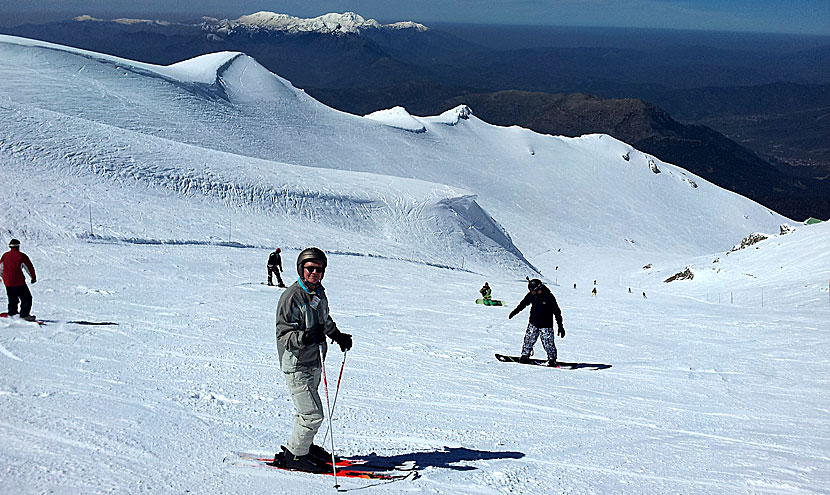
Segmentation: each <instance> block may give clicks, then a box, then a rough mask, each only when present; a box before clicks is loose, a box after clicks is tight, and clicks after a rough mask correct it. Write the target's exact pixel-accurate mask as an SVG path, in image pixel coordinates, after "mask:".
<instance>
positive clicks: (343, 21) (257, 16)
mask: <svg viewBox="0 0 830 495" xmlns="http://www.w3.org/2000/svg"><path fill="white" fill-rule="evenodd" d="M227 22H228V25H229V27H232V28H233V27H248V28H258V29H266V30H273V31H286V32H289V33H301V32H318V33H358V34H359V33H360V32H361V31H362V30H367V29H393V30H401V29H415V30H417V31H426V30H427V29H428V28H427V27H426V26H424V25H423V24H418V23H416V22H412V21H404V22H396V23H394V24H381V23H379V22H378V21H376V20H374V19H364V18H363V17H362V16H360V15H359V14H356V13H354V12H344V13H342V14H338V13H329V14H324V15H321V16H319V17H314V18H310V19H303V18H300V17H294V16H290V15H288V14H278V13H275V12H267V11H261V12H256V13H254V14H250V15H244V16H242V17H240V18H238V19H236V20H233V21H227Z"/></svg>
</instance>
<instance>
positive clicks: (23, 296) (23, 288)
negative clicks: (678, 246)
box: [0, 239, 37, 321]
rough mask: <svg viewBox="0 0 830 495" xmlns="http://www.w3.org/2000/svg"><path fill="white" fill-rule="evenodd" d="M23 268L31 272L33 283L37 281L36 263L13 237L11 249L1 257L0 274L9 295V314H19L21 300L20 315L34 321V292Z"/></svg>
mask: <svg viewBox="0 0 830 495" xmlns="http://www.w3.org/2000/svg"><path fill="white" fill-rule="evenodd" d="M23 270H26V271H27V272H28V273H29V277H31V279H32V283H35V282H37V275H36V274H35V267H34V265H32V262H31V260H29V257H28V256H26V255H25V254H23V253H21V252H20V241H18V240H17V239H12V240H11V241H10V242H9V250H8V251H7V252H5V253H4V254H3V256H2V257H0V275H2V277H3V285H5V286H6V295H7V296H8V297H9V316H12V315H16V314H17V304H18V302H19V303H20V317H21V318H23V319H26V320H29V321H34V319H35V317H34V316H32V315H31V314H30V313H29V312H30V311H31V310H32V293H31V292H29V287H28V286H27V285H26V277H25V275H23Z"/></svg>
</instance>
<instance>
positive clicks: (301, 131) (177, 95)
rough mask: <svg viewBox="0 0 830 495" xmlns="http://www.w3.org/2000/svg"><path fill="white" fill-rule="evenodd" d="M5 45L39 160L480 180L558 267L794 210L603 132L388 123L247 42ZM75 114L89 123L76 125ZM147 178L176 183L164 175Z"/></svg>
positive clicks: (463, 121)
mask: <svg viewBox="0 0 830 495" xmlns="http://www.w3.org/2000/svg"><path fill="white" fill-rule="evenodd" d="M0 51H2V55H3V56H2V62H0V63H2V73H3V75H4V78H5V84H4V85H3V87H2V89H0V98H2V100H3V101H4V102H5V103H4V105H3V112H4V116H3V117H4V120H5V121H7V122H10V123H11V124H9V125H7V126H6V127H5V128H4V131H3V132H4V137H3V144H4V146H3V150H4V151H5V152H7V153H9V154H10V155H12V156H15V155H17V156H20V155H25V159H26V160H29V161H38V160H40V159H41V158H44V156H43V155H44V154H49V156H48V157H45V158H44V160H43V161H45V162H49V163H50V165H49V166H50V167H51V168H55V167H75V166H77V163H75V164H74V165H73V158H77V157H81V162H82V163H83V164H85V165H89V164H92V163H98V164H100V165H99V166H98V167H97V168H96V171H97V172H98V173H99V174H100V173H107V174H115V173H122V169H123V168H124V167H125V166H127V165H128V164H129V165H128V166H129V167H130V170H131V171H130V172H126V173H127V174H128V175H133V176H135V175H141V174H142V173H143V172H142V173H138V172H136V170H142V171H144V170H148V169H150V170H174V169H181V168H186V169H188V170H190V171H191V172H193V173H197V174H198V173H201V172H200V169H201V168H202V166H203V165H204V162H205V159H204V158H203V157H202V156H201V155H200V154H199V153H198V150H199V149H208V150H213V151H217V152H222V153H230V154H232V155H239V156H241V157H249V158H258V159H262V160H265V162H256V163H258V164H259V165H258V166H253V168H255V169H257V171H256V172H252V173H250V174H249V173H248V172H247V168H248V167H247V166H240V165H239V163H240V162H239V161H240V160H243V158H235V157H227V158H226V157H225V155H213V154H208V155H207V156H213V157H216V158H213V159H212V160H210V162H211V163H210V166H211V167H213V168H214V170H215V167H222V169H223V170H234V171H235V172H234V173H238V174H242V175H246V176H247V177H248V179H247V180H249V181H259V182H260V183H262V182H263V181H262V180H261V175H260V173H261V172H260V170H261V169H262V168H268V167H269V166H270V167H271V168H272V169H273V171H274V172H273V176H271V177H269V178H268V179H267V181H268V183H269V184H273V181H274V180H275V177H278V176H280V175H281V174H282V172H280V171H279V169H280V166H279V165H278V164H285V163H290V164H294V165H302V166H305V167H315V168H317V169H337V170H344V171H350V172H368V173H372V174H382V175H385V176H394V177H402V178H414V179H419V180H421V181H427V182H431V183H436V184H445V185H447V186H449V187H450V188H452V189H453V190H455V191H459V192H461V194H463V195H465V196H467V195H469V194H473V195H475V199H476V202H477V204H478V205H480V206H481V207H482V208H483V209H484V211H486V212H487V213H488V214H489V215H492V217H493V218H495V219H496V220H497V221H498V223H499V224H500V225H501V227H503V228H504V229H505V230H506V231H507V233H509V236H510V238H511V239H512V241H513V243H514V244H515V246H516V248H517V250H516V252H519V251H520V252H523V253H525V255H526V256H529V257H530V258H529V259H530V261H531V262H533V263H534V264H538V265H539V266H540V267H541V268H542V270H543V272H545V273H547V274H548V275H550V272H551V271H552V269H553V268H554V266H553V265H555V264H557V263H556V262H555V261H552V260H549V259H547V258H545V257H544V256H540V255H541V254H542V253H544V252H546V251H547V250H549V249H550V248H552V247H561V246H566V245H567V246H578V247H579V249H594V248H611V249H619V250H635V251H651V252H654V251H656V252H661V253H672V254H678V253H681V254H685V255H700V254H704V253H710V252H715V251H719V250H722V249H725V248H726V247H728V246H731V245H733V244H734V243H735V242H736V239H740V238H742V237H744V236H745V235H747V234H748V233H749V232H753V231H771V230H774V229H777V228H778V225H779V224H781V223H783V222H785V221H786V219H784V218H782V217H780V216H779V215H776V214H774V213H773V212H771V211H769V210H767V209H766V208H763V207H761V206H759V205H757V204H755V203H753V202H751V201H747V200H746V199H745V198H742V197H739V196H737V195H734V194H732V193H729V192H727V191H724V190H722V189H720V188H717V187H715V186H713V185H711V184H709V183H707V182H705V181H703V180H702V179H700V178H698V177H695V176H693V175H692V174H689V173H688V172H686V171H684V170H682V169H679V168H677V167H674V166H672V165H669V164H665V163H663V162H661V161H660V160H659V159H657V158H655V157H651V156H647V155H645V154H643V153H640V152H638V151H636V150H633V149H632V148H631V147H630V146H628V145H626V144H625V143H621V142H619V141H617V140H614V139H612V138H610V137H608V136H603V135H594V136H583V137H581V138H575V139H570V138H561V137H554V136H545V135H539V134H536V133H533V132H531V131H528V130H525V129H520V128H503V127H498V126H493V125H490V124H487V123H485V122H483V121H481V120H479V119H477V118H476V117H475V116H474V115H473V114H472V113H471V112H470V111H469V109H467V108H465V107H459V108H458V109H455V110H451V111H449V112H448V113H447V114H445V115H442V116H438V117H429V118H420V117H415V116H410V115H408V114H405V111H402V109H398V110H396V111H395V113H394V119H393V120H394V122H390V121H389V118H388V117H389V114H386V119H383V118H381V119H380V120H381V122H378V116H377V115H374V116H369V117H366V118H364V117H358V116H353V115H348V114H344V113H342V112H338V111H336V110H333V109H330V108H327V107H325V106H324V105H322V104H320V103H319V102H317V101H315V100H313V99H312V98H310V97H308V96H307V95H306V94H305V93H303V92H302V91H301V90H298V89H296V88H294V87H293V86H291V84H290V83H289V82H288V81H286V80H284V79H281V78H279V77H278V76H275V75H273V74H271V73H269V72H268V71H267V70H265V69H264V68H262V67H261V66H260V65H259V64H257V63H256V61H254V60H253V59H251V58H250V57H247V56H245V55H242V54H233V53H220V54H213V55H206V56H203V57H199V58H197V59H194V60H190V61H185V62H182V63H179V64H175V65H173V66H170V67H154V66H148V65H147V64H138V63H135V62H131V61H127V60H120V59H116V58H114V57H106V56H101V55H95V54H90V53H87V52H81V51H78V50H71V49H65V48H61V47H57V46H54V45H48V44H45V43H40V42H32V41H27V40H21V39H19V38H13V37H2V38H0ZM33 67H34V68H36V70H32V68H33ZM404 120H405V121H406V123H407V124H406V125H404V126H403V127H404V128H403V129H402V128H401V127H402V126H401V125H400V124H399V122H402V121H404ZM59 121H60V123H59V124H57V125H58V127H57V128H56V127H50V125H51V124H50V122H59ZM419 125H420V126H419ZM64 128H67V129H76V130H77V131H78V132H77V133H75V134H74V135H73V134H72V133H71V132H70V133H68V134H69V135H67V136H65V134H67V133H65V132H61V131H59V130H58V129H64ZM413 131H416V132H413ZM159 139H161V141H160V140H159ZM110 141H113V143H110ZM145 141H146V142H147V144H144V142H145ZM139 142H140V143H141V144H140V145H139V144H138V143H139ZM17 143H26V144H25V145H24V148H25V150H18V149H17V148H15V146H16V144H17ZM153 143H155V144H153ZM161 143H163V144H161ZM182 145H192V146H195V147H197V148H188V147H187V146H182ZM45 150H48V151H45ZM148 150H152V151H148ZM54 153H58V155H59V156H58V157H57V158H56V157H55V156H52V154H54ZM147 153H149V155H147ZM89 155H94V156H89ZM219 156H222V158H218V157H219ZM74 161H75V162H77V160H74ZM103 163H106V165H103ZM230 163H234V164H233V165H228V164H230ZM162 175H163V174H162ZM148 180H149V181H151V182H152V183H153V184H154V185H156V186H161V187H168V186H169V184H170V182H171V181H170V180H167V179H164V178H162V177H159V176H158V174H157V175H156V178H154V179H148ZM222 181H227V179H226V178H224V177H223V178H222ZM358 181H359V182H362V179H359V180H358ZM172 182H175V181H172ZM264 187H267V186H264ZM231 189H233V188H232V187H231ZM245 196H246V197H247V196H248V195H247V193H246V195H245ZM254 196H255V198H256V195H254ZM266 201H268V200H267V199H266ZM255 202H256V199H255ZM462 223H465V225H466V223H469V222H462ZM473 226H474V227H476V226H475V225H473ZM488 228H489V227H488ZM491 230H493V231H499V230H501V229H500V228H498V227H493V228H492V229H491ZM458 232H463V228H462V230H460V231H458ZM445 234H446V233H445ZM450 235H458V234H450ZM462 237H464V236H462ZM475 237H476V238H477V237H478V236H475ZM427 244H428V245H432V244H433V243H431V242H430V243H427ZM450 244H452V243H450ZM485 248H486V246H485ZM429 251H430V253H429V255H430V257H431V258H430V259H431V260H432V261H436V260H437V258H439V257H442V256H443V258H444V259H443V260H442V261H443V263H444V264H447V265H453V266H460V265H461V264H462V263H464V262H465V261H462V259H464V260H466V258H467V257H469V256H473V255H472V254H471V253H466V252H455V251H452V250H450V252H445V253H444V254H443V255H438V254H436V253H434V251H432V250H429ZM537 256H540V257H539V259H538V261H537V260H536V259H534V258H535V257H537ZM473 257H475V256H473ZM519 260H520V261H521V258H519ZM497 264H506V265H510V264H511V263H510V262H504V263H502V262H498V263H497ZM573 264H575V263H573Z"/></svg>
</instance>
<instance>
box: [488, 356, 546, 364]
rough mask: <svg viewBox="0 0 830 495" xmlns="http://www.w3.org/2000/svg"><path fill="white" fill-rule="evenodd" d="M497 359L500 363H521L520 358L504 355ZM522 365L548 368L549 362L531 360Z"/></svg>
mask: <svg viewBox="0 0 830 495" xmlns="http://www.w3.org/2000/svg"><path fill="white" fill-rule="evenodd" d="M496 359H498V360H499V361H501V362H503V363H518V362H519V356H506V355H504V354H496ZM521 364H532V365H536V366H547V365H548V361H547V359H536V358H530V361H529V362H527V363H521Z"/></svg>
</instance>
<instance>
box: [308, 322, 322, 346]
mask: <svg viewBox="0 0 830 495" xmlns="http://www.w3.org/2000/svg"><path fill="white" fill-rule="evenodd" d="M324 328H325V327H324V326H323V325H322V324H320V323H318V324H316V325H314V326H313V327H311V328H309V329H307V330H306V331H305V333H304V334H303V344H305V345H319V344H322V343H323V342H324V341H325V340H326V334H325V333H324V332H323V329H324Z"/></svg>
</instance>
